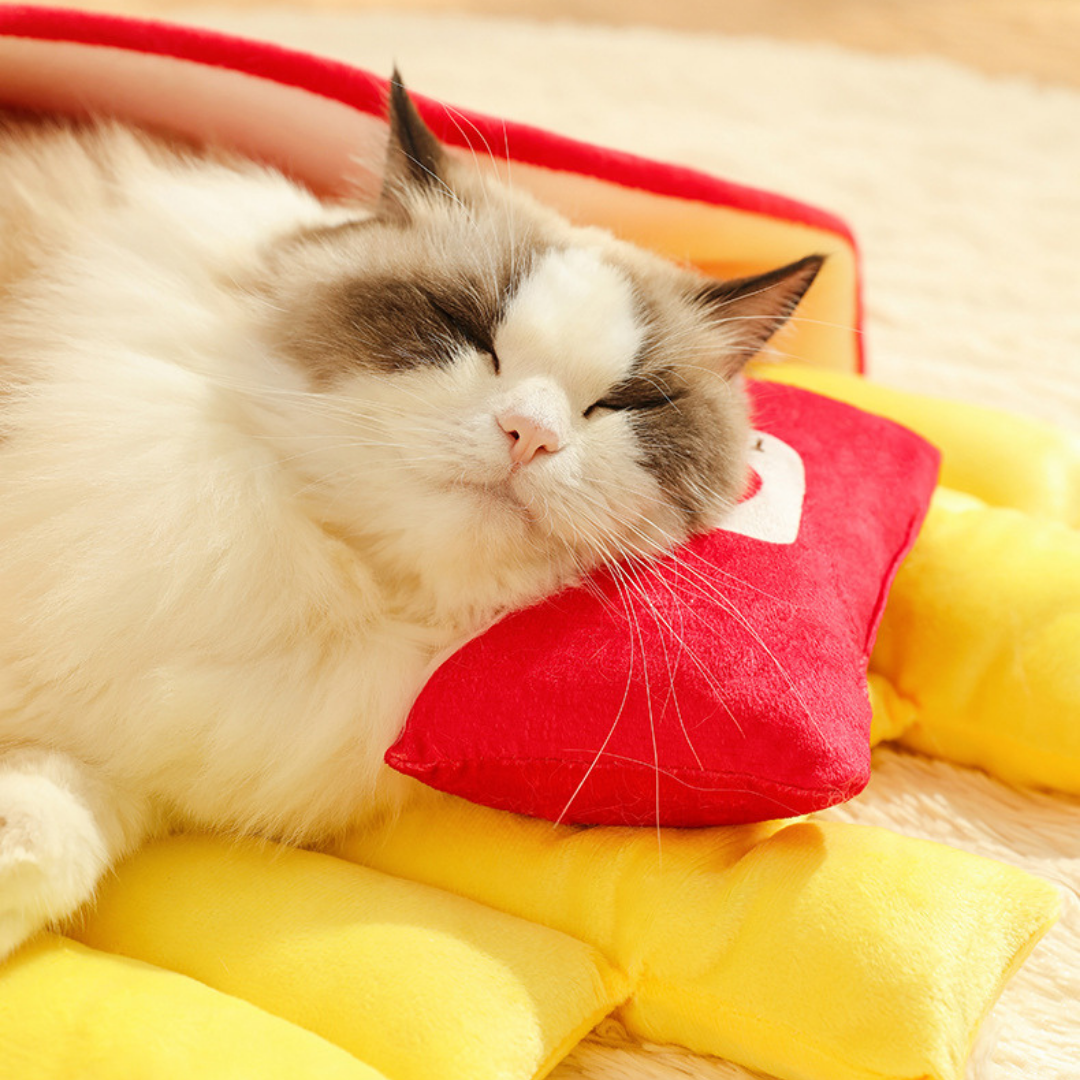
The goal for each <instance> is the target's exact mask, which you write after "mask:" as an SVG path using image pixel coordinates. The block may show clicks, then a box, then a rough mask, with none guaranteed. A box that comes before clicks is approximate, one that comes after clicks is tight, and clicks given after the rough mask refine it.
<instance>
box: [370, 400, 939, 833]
mask: <svg viewBox="0 0 1080 1080" xmlns="http://www.w3.org/2000/svg"><path fill="white" fill-rule="evenodd" d="M751 393H752V397H753V403H754V410H753V412H754V429H755V430H754V432H753V435H752V442H751V449H750V459H751V463H752V467H753V469H754V473H755V476H756V482H755V483H754V484H753V485H752V486H751V489H750V494H749V495H748V497H747V498H746V499H744V501H743V502H742V503H741V504H740V505H739V506H738V507H736V508H735V510H734V511H733V512H732V513H731V515H730V516H729V517H728V518H727V519H726V520H725V522H724V526H723V527H722V528H721V529H718V530H717V531H715V532H713V533H710V534H709V535H707V536H702V537H698V538H696V539H695V540H693V541H691V542H690V543H689V544H687V545H685V546H684V547H683V548H681V549H680V550H679V551H678V552H676V553H675V555H674V556H673V557H671V558H669V559H667V560H665V561H663V562H662V563H660V564H659V565H657V566H655V567H654V568H652V569H649V570H643V569H640V568H639V569H634V568H631V567H621V568H617V569H616V570H614V571H604V572H602V573H600V574H597V575H595V576H594V577H593V578H592V579H591V581H590V582H589V583H588V584H587V586H582V587H578V588H573V589H568V590H565V591H564V592H562V593H560V594H559V595H557V596H555V597H553V598H552V599H550V600H548V601H546V602H544V603H542V604H539V605H537V606H535V607H533V608H530V609H528V610H526V611H521V612H518V613H516V614H514V615H511V616H510V617H508V618H506V619H504V620H503V621H501V622H500V623H498V624H497V625H496V626H494V627H492V628H491V629H489V630H488V631H487V632H486V633H484V634H483V635H481V636H480V637H478V638H475V639H474V640H473V641H471V642H469V643H468V644H467V645H466V646H465V647H464V648H462V649H461V650H460V651H459V652H457V653H456V654H455V655H454V656H452V657H451V658H450V659H449V660H447V661H446V662H445V663H444V664H443V665H442V666H441V667H440V668H439V670H438V671H437V672H436V673H435V674H434V676H433V677H432V678H431V680H430V681H429V682H428V684H427V686H426V687H425V688H424V690H423V691H422V693H421V694H420V696H419V698H418V700H417V701H416V703H415V705H414V707H413V710H412V713H411V715H410V717H409V721H408V723H407V725H406V727H405V730H404V733H403V734H402V736H401V738H400V739H399V740H398V742H397V743H396V744H395V745H394V746H393V747H392V748H391V749H390V751H389V752H388V754H387V755H386V760H387V762H388V763H389V764H390V765H391V766H393V767H394V768H395V769H397V770H399V771H401V772H404V773H407V774H408V775H410V776H413V777H416V778H417V779H419V780H423V781H424V782H425V783H427V784H430V785H431V786H433V787H436V788H440V789H442V790H444V791H449V792H452V793H454V794H456V795H460V796H463V797H464V798H467V799H471V800H473V801H474V802H480V803H485V804H487V805H489V806H494V807H497V808H499V809H504V810H513V811H517V812H519V813H524V814H530V815H533V816H536V817H544V818H550V819H551V820H555V821H569V822H578V823H586V824H626V825H649V824H654V825H720V824H732V823H737V822H747V821H756V820H763V819H768V818H776V817H789V816H792V815H797V814H803V813H807V812H809V811H812V810H820V809H822V808H824V807H826V806H831V805H833V804H835V803H837V802H841V801H843V800H845V799H848V798H851V797H852V796H853V795H855V794H857V793H858V792H859V791H860V790H862V788H863V787H864V786H865V784H866V782H867V780H868V779H869V775H870V745H869V733H870V705H869V700H868V697H867V689H866V666H867V660H868V658H869V655H870V650H871V647H872V645H873V640H874V634H875V632H876V630H877V625H878V621H879V619H880V617H881V612H882V608H883V606H884V603H885V597H886V594H887V592H888V588H889V584H890V583H891V581H892V578H893V575H894V574H895V572H896V569H897V567H898V566H899V564H900V561H901V560H902V559H903V557H904V555H905V554H906V553H907V551H908V550H909V549H910V547H911V545H912V543H913V542H914V539H915V536H916V535H917V533H918V530H919V527H920V525H921V524H922V520H923V517H924V516H925V513H926V508H927V505H928V503H929V499H930V495H931V493H932V492H933V489H934V485H935V483H936V480H937V472H938V465H939V455H938V453H937V451H936V450H935V449H934V448H933V447H932V446H930V444H929V443H927V442H925V441H924V440H923V439H921V438H920V437H918V436H917V435H915V434H914V433H912V432H910V431H908V430H907V429H905V428H902V427H899V426H898V425H896V424H893V423H892V422H890V421H888V420H883V419H881V418H879V417H875V416H871V415H869V414H867V413H864V412H861V411H860V410H858V409H854V408H852V407H851V406H848V405H844V404H841V403H840V402H836V401H833V400H831V399H829V398H824V397H820V396H819V395H816V394H811V393H808V392H807V391H804V390H798V389H795V388H793V387H787V386H781V385H775V384H769V383H759V384H753V385H752V390H751Z"/></svg>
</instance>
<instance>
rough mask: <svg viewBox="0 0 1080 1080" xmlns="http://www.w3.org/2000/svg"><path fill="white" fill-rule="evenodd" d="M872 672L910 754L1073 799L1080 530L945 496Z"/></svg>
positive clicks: (1078, 744) (895, 599)
mask: <svg viewBox="0 0 1080 1080" xmlns="http://www.w3.org/2000/svg"><path fill="white" fill-rule="evenodd" d="M871 666H872V668H873V671H874V672H875V673H876V674H877V675H878V676H879V677H880V676H884V678H886V679H887V680H888V682H889V684H891V686H892V688H893V690H894V692H895V693H896V694H898V695H899V697H900V698H901V699H904V700H906V701H907V702H909V703H910V706H911V718H910V720H909V723H908V724H907V725H906V730H904V731H903V733H902V735H901V741H902V742H903V743H905V744H906V745H908V746H911V747H914V748H916V749H918V750H922V751H924V752H926V753H930V754H934V755H936V756H938V757H944V758H948V759H949V760H951V761H958V762H962V763H964V764H970V765H980V766H982V767H983V768H985V769H988V770H989V771H990V772H992V773H994V774H995V775H997V776H1000V777H1002V778H1003V779H1005V780H1009V781H1012V782H1014V783H1020V784H1036V785H1045V786H1049V787H1053V788H1057V789H1059V790H1062V791H1069V792H1073V793H1074V794H1080V533H1078V532H1076V531H1074V530H1073V529H1069V528H1066V527H1065V526H1063V525H1060V524H1058V523H1056V522H1052V521H1044V520H1040V519H1038V518H1034V517H1031V516H1030V515H1027V514H1022V513H1019V512H1018V511H1015V510H1008V509H1001V508H999V507H989V506H985V505H982V504H980V503H979V502H978V501H977V500H975V499H973V498H971V497H970V496H967V495H957V494H955V493H953V492H950V491H948V490H946V489H939V490H938V492H937V493H936V494H935V496H934V501H933V503H932V505H931V509H930V513H929V515H928V517H927V520H926V524H925V526H924V527H923V532H922V535H921V536H920V537H919V540H918V543H917V544H916V545H915V548H914V550H913V551H912V552H911V554H910V555H909V556H908V558H907V561H906V562H905V563H904V565H903V566H902V567H901V569H900V572H899V573H898V574H897V577H896V580H895V582H894V583H893V588H892V593H891V594H890V597H889V603H888V606H887V607H886V609H885V615H884V618H883V619H882V623H881V627H880V629H879V631H878V640H877V645H876V646H875V649H874V654H873V657H872V659H871Z"/></svg>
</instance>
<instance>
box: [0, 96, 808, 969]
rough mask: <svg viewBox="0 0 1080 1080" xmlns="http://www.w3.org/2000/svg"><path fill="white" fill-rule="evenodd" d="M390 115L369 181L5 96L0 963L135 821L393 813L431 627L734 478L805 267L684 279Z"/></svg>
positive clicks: (703, 521)
mask: <svg viewBox="0 0 1080 1080" xmlns="http://www.w3.org/2000/svg"><path fill="white" fill-rule="evenodd" d="M390 120H391V123H390V142H389V150H388V157H387V167H386V175H385V181H384V186H383V189H382V193H381V196H380V198H379V201H378V203H377V205H375V206H374V207H370V206H369V207H364V206H359V205H348V204H335V205H329V204H324V203H320V202H319V201H318V200H317V199H316V198H315V197H313V196H312V195H311V194H310V193H309V192H308V191H306V190H304V189H303V188H301V187H299V186H297V185H296V184H294V183H293V182H291V181H289V180H288V179H286V178H285V177H284V176H282V175H281V174H279V173H276V172H273V171H270V170H268V169H265V168H261V167H259V166H256V165H254V164H252V163H249V162H242V161H237V160H231V159H229V158H228V157H227V156H225V155H223V154H217V153H214V152H210V151H202V152H196V151H194V150H192V149H190V148H183V147H178V146H175V145H172V144H170V143H166V142H164V141H160V140H156V139H153V138H151V137H149V136H146V135H142V134H138V133H135V132H133V131H131V130H129V129H126V128H124V127H122V126H120V125H118V124H110V123H102V124H87V125H81V126H80V125H74V124H68V123H62V122H58V121H57V122H51V123H49V122H44V121H41V120H31V119H27V118H16V117H7V118H5V119H3V120H0V597H2V601H0V957H2V956H4V955H6V954H7V953H8V952H10V951H11V950H12V949H13V948H15V947H16V946H17V945H18V944H19V943H20V942H21V941H22V940H24V939H25V938H26V937H27V936H29V935H30V934H32V933H33V932H34V931H36V930H37V929H38V928H40V927H42V926H44V925H46V924H48V923H50V922H52V921H55V920H58V919H62V918H64V917H66V916H67V915H69V914H70V913H71V912H73V911H74V910H75V909H77V908H78V907H79V906H80V905H81V904H83V903H84V902H85V901H86V900H87V899H88V898H90V897H91V896H92V894H93V892H94V888H95V885H96V882H97V880H98V879H99V877H100V876H101V874H102V873H103V872H104V871H105V870H106V869H107V868H108V867H109V866H110V864H111V863H113V862H114V861H115V860H116V859H117V858H119V857H120V856H122V855H123V854H125V853H126V852H128V851H130V850H131V849H132V848H133V847H135V846H137V845H138V844H139V843H141V842H142V841H143V840H144V839H145V838H146V837H147V836H149V835H151V834H153V833H154V832H157V831H161V830H164V829H168V828H176V827H184V826H190V827H197V828H213V829H218V830H228V831H233V832H255V833H258V834H261V835H265V836H272V837H277V838H283V839H285V840H288V841H292V842H301V843H318V842H319V841H320V840H322V839H324V838H326V837H328V836H329V835H331V834H333V833H335V832H338V831H340V830H343V829H345V828H348V827H349V826H351V825H354V824H355V823H356V822H357V821H360V820H362V819H363V818H364V817H365V816H366V815H370V814H372V813H375V812H378V811H380V810H383V809H386V808H388V807H389V808H392V807H393V806H394V805H397V804H399V803H400V801H401V800H402V799H403V798H404V797H406V794H407V792H408V789H407V785H408V784H411V781H406V780H404V779H403V778H401V777H398V776H397V775H396V774H394V773H390V772H388V771H387V770H386V768H385V767H384V766H383V765H382V757H383V753H384V751H385V750H386V748H387V747H388V746H389V745H390V744H391V743H392V742H393V741H394V739H395V737H396V735H397V733H398V731H399V729H400V727H401V725H402V723H403V721H404V717H405V715H406V712H407V710H408V707H409V704H410V702H411V701H412V699H413V697H414V696H415V694H416V693H417V691H418V689H419V687H420V686H421V685H422V683H423V680H424V678H425V675H426V673H428V672H429V671H430V669H431V665H432V664H433V663H435V662H436V661H437V660H438V658H439V657H440V656H441V655H443V654H445V652H446V651H447V650H451V649H452V648H453V647H454V646H455V645H456V644H459V643H460V642H461V641H463V640H464V639H466V638H467V637H469V636H470V635H472V634H474V633H476V632H478V631H479V630H480V629H482V628H483V627H484V626H485V625H487V624H489V623H490V622H491V621H492V620H493V619H495V618H497V617H498V616H500V615H501V614H503V613H505V612H506V611H508V610H511V609H514V608H518V607H521V606H523V605H526V604H529V603H531V602H533V601H535V600H537V599H538V598H540V597H542V596H544V595H545V594H548V593H551V592H552V591H553V590H556V589H558V588H560V587H562V586H564V585H566V584H567V583H569V582H571V581H573V580H576V579H578V578H580V577H581V576H582V575H584V574H587V573H588V572H589V571H590V570H592V569H594V568H595V567H597V566H598V565H599V564H601V563H604V562H606V561H610V560H615V559H619V558H622V557H627V556H631V557H635V558H650V557H652V556H654V555H656V554H659V553H661V552H663V551H664V550H666V549H667V548H669V547H670V546H671V545H672V544H674V543H677V542H679V541H681V540H683V539H685V538H686V537H688V536H689V535H691V534H693V533H696V532H700V531H702V530H706V529H709V528H711V527H712V526H713V525H715V524H716V522H717V521H718V520H719V519H720V518H721V516H722V515H723V513H724V511H725V510H726V509H728V508H730V507H731V506H732V505H733V504H734V502H735V501H736V500H737V498H738V496H739V495H740V493H741V490H742V488H743V485H744V482H745V475H746V463H745V448H746V441H747V437H748V419H747V406H746V400H745V395H744V392H743V390H742V387H741V379H740V372H741V369H742V367H743V364H744V363H745V361H746V360H747V359H749V358H750V357H751V356H752V355H753V354H754V353H756V352H757V351H758V350H759V349H760V348H761V347H762V345H763V344H764V343H765V342H766V341H767V340H768V338H769V337H770V336H771V335H772V334H773V333H774V331H775V330H776V329H777V328H778V327H779V326H780V325H781V324H782V323H783V322H784V320H785V319H786V318H787V317H788V316H789V315H790V314H791V312H792V310H793V309H794V307H795V305H796V304H797V303H798V302H799V299H800V298H801V297H802V295H803V293H804V292H805V290H806V289H807V288H808V287H809V285H810V284H811V282H812V281H813V279H814V276H815V274H816V273H817V271H818V269H819V267H820V265H821V259H820V258H818V257H810V258H807V259H804V260H802V261H800V262H797V263H794V264H793V265H791V266H787V267H784V268H782V269H780V270H777V271H775V272H772V273H769V274H765V275H762V276H760V277H756V278H752V279H740V280H738V281H729V282H720V281H714V280H707V279H705V278H702V277H701V276H700V275H697V274H695V273H693V272H691V271H689V270H686V269H682V268H679V267H676V266H673V265H670V264H668V263H666V262H664V261H662V260H661V259H659V258H657V257H656V256H653V255H651V254H648V253H646V252H644V251H641V250H638V249H636V248H633V247H630V246H628V245H627V244H625V243H622V242H620V241H618V240H616V239H615V238H613V237H612V236H611V235H609V234H607V233H604V232H601V231H598V230H595V229H583V228H577V227H572V226H571V225H569V224H568V223H567V222H566V221H564V220H563V219H561V218H560V217H559V216H557V215H556V214H555V213H553V212H551V211H549V210H547V209H545V208H543V207H541V206H539V205H537V204H535V203H534V202H532V201H531V200H529V199H528V198H526V197H525V196H523V195H521V194H520V193H514V192H511V191H509V190H508V189H505V188H504V187H502V186H500V185H499V184H497V183H496V182H494V181H493V180H491V179H489V178H487V177H485V176H483V175H481V174H480V173H479V171H478V170H476V169H475V167H474V166H473V165H472V163H470V162H468V161H466V160H465V159H464V158H459V157H457V156H455V155H454V154H452V153H450V152H448V151H447V150H446V149H445V148H444V147H443V146H442V145H441V144H440V143H439V142H438V141H437V140H436V138H435V137H434V135H432V133H431V132H430V131H429V130H428V128H427V127H426V126H425V125H424V123H423V121H422V120H421V118H420V115H419V113H418V112H417V110H416V109H415V107H414V105H413V103H412V102H411V100H410V99H409V97H408V95H407V94H406V92H405V91H404V89H403V88H402V87H401V86H400V85H399V84H396V85H394V86H393V88H392V91H391V102H390ZM447 722H448V723H449V722H452V718H450V717H448V718H447Z"/></svg>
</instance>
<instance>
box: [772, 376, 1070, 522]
mask: <svg viewBox="0 0 1080 1080" xmlns="http://www.w3.org/2000/svg"><path fill="white" fill-rule="evenodd" d="M753 374H754V375H755V376H756V377H758V378H763V379H772V380H775V381H777V382H784V383H789V384H791V385H792V386H800V387H803V388H804V389H806V390H814V391H816V392H817V393H819V394H825V395H827V396H828V397H834V398H839V399H840V400H841V401H846V402H848V403H849V404H851V405H855V406H857V407H858V408H860V409H865V410H866V411H867V412H872V413H877V414H878V415H880V416H887V417H888V418H889V419H891V420H895V421H896V422H897V423H899V424H903V425H904V426H905V427H909V428H911V429H912V430H913V431H917V432H918V433H919V434H920V435H922V436H923V437H924V438H926V439H929V440H930V442H932V443H933V444H934V445H935V446H937V447H938V448H939V449H940V450H941V452H942V460H941V482H942V483H943V484H944V485H946V486H947V487H950V488H955V489H957V490H958V491H966V492H969V493H970V494H972V495H976V496H978V497H979V498H980V499H982V500H983V501H984V502H987V503H990V504H991V505H992V506H1013V507H1016V508H1017V509H1018V510H1025V511H1027V512H1028V513H1029V514H1035V515H1038V516H1040V517H1046V518H1053V519H1054V520H1056V521H1062V522H1064V523H1065V524H1067V525H1072V526H1075V527H1080V438H1078V437H1077V436H1075V435H1073V434H1071V433H1069V432H1067V431H1063V430H1061V429H1060V428H1055V427H1053V426H1052V425H1048V424H1040V423H1038V422H1037V421H1035V420H1029V419H1026V418H1024V417H1022V416H1013V415H1011V414H1010V413H1006V412H1000V411H998V410H995V409H984V408H981V407H979V406H977V405H967V404H963V403H961V402H958V401H947V400H945V399H943V398H932V397H923V396H921V395H919V394H906V393H902V392H901V391H899V390H890V389H888V388H887V387H884V386H878V385H876V384H874V383H872V382H869V381H867V380H865V379H861V378H858V377H857V376H854V375H846V374H843V373H842V372H836V371H824V370H822V369H820V368H812V367H809V366H807V365H804V364H791V363H787V364H776V365H773V364H760V365H758V366H756V367H755V369H754V372H753Z"/></svg>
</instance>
